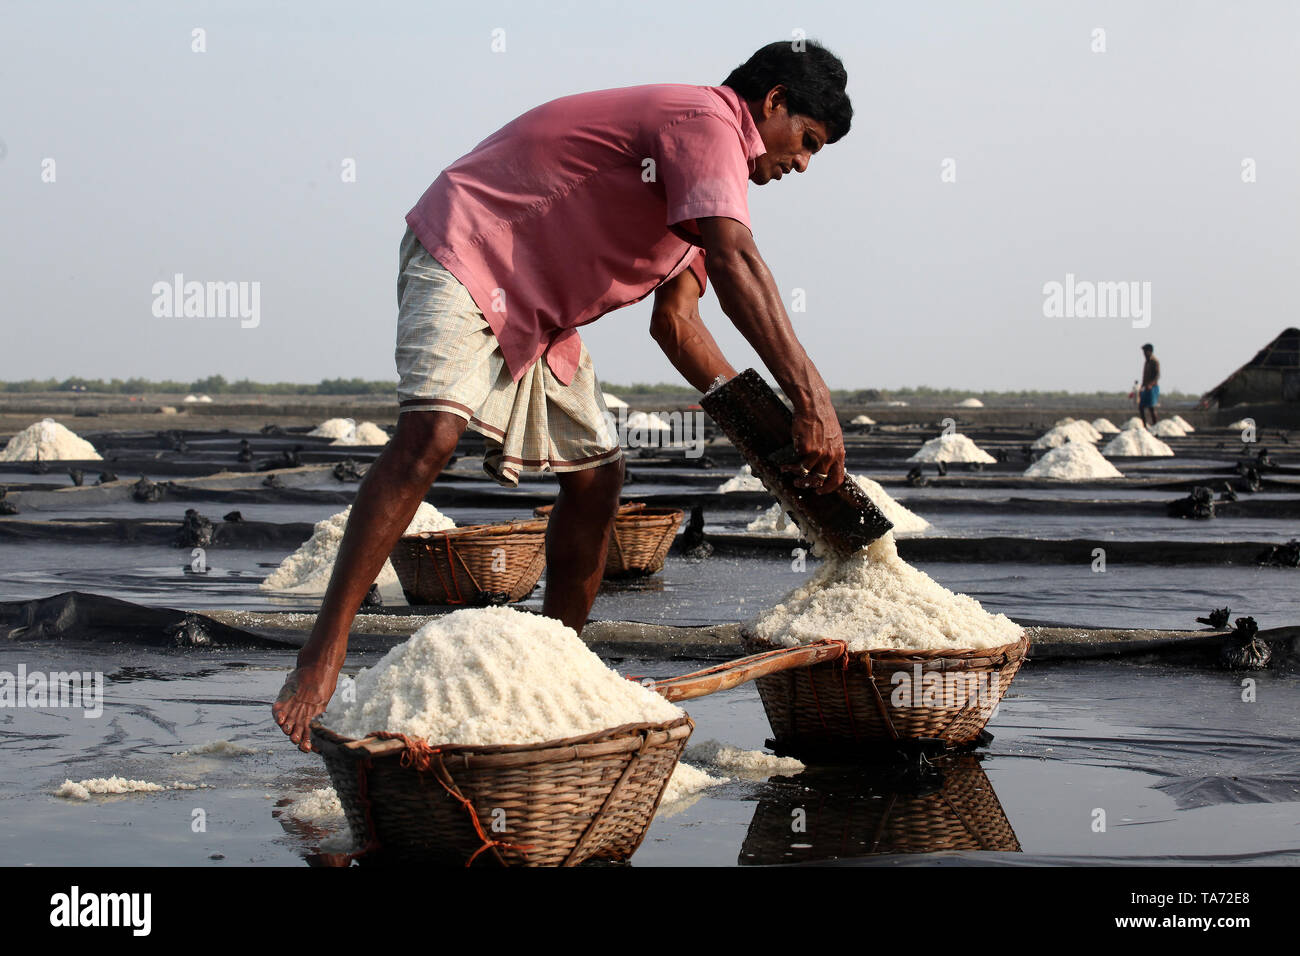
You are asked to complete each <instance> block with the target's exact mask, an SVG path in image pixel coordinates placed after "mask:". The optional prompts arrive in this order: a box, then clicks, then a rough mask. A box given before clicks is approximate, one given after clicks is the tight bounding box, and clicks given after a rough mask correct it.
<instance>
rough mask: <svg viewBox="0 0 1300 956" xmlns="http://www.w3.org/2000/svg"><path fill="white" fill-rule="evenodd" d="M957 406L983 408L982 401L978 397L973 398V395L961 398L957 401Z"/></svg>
mask: <svg viewBox="0 0 1300 956" xmlns="http://www.w3.org/2000/svg"><path fill="white" fill-rule="evenodd" d="M957 407H958V408H983V407H984V403H983V402H981V401H980V400H979V399H978V398H973V397H972V398H963V399H962V400H961V401H960V402H958V403H957Z"/></svg>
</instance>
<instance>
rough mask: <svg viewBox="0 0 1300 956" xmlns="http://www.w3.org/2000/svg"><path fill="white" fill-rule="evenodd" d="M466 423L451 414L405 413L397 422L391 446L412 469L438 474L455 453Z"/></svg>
mask: <svg viewBox="0 0 1300 956" xmlns="http://www.w3.org/2000/svg"><path fill="white" fill-rule="evenodd" d="M465 424H466V422H465V419H463V418H461V417H460V416H459V415H454V414H452V413H451V412H407V413H405V414H403V415H400V416H399V417H398V419H397V434H396V435H394V436H393V443H392V447H393V448H394V450H395V451H397V452H398V454H400V455H402V457H403V459H404V460H405V461H406V462H407V464H408V465H409V466H410V467H411V468H413V469H417V470H419V471H422V472H428V471H438V470H440V469H441V468H442V466H443V465H445V464H446V463H447V460H448V459H449V458H451V455H452V453H453V452H454V451H455V450H456V443H457V442H459V441H460V436H461V434H462V433H463V432H464V431H465Z"/></svg>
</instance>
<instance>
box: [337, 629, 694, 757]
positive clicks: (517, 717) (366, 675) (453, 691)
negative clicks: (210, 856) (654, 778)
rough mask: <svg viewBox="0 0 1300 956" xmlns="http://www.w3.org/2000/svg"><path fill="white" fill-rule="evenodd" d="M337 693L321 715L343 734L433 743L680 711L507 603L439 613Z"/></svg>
mask: <svg viewBox="0 0 1300 956" xmlns="http://www.w3.org/2000/svg"><path fill="white" fill-rule="evenodd" d="M354 687H355V695H354V696H355V699H354V700H351V701H342V700H340V699H339V697H340V696H342V695H336V696H335V699H334V701H333V702H331V704H330V707H329V710H328V711H327V712H326V714H325V715H324V716H323V717H322V718H321V722H322V723H323V724H324V725H325V726H327V727H329V728H331V729H333V730H334V731H335V732H337V733H339V734H343V735H344V736H348V737H364V736H365V735H366V734H369V733H373V732H375V731H381V730H387V731H392V732H395V733H402V734H407V735H410V736H413V737H422V738H424V739H425V740H427V741H429V742H430V743H434V744H466V745H471V746H482V745H489V744H528V743H540V742H542V741H546V740H555V739H557V738H561V737H575V736H578V735H581V734H590V733H595V732H596V731H600V730H607V729H609V728H611V727H618V726H620V725H622V724H638V723H662V722H665V721H670V720H676V719H677V718H678V717H681V716H682V715H683V713H684V712H683V711H682V710H680V709H679V708H677V707H675V706H673V705H672V704H670V703H668V701H666V700H664V699H663V698H662V697H660V696H659V695H658V694H656V693H655V692H654V691H651V690H649V689H647V688H645V687H642V686H641V685H640V684H638V683H635V682H633V681H630V680H626V679H624V678H622V677H620V676H619V675H618V673H617V672H616V671H614V670H611V669H610V668H609V667H607V666H605V664H604V662H603V661H601V659H600V658H599V657H597V656H596V655H595V654H593V653H592V652H591V651H590V650H589V649H588V648H587V645H586V644H584V643H583V642H582V639H581V638H580V637H578V635H577V634H576V633H575V632H574V631H573V629H572V628H569V627H565V626H564V625H563V624H561V623H560V622H559V621H557V620H555V619H554V618H549V617H544V616H542V615H540V614H529V613H526V612H524V611H517V610H515V609H514V608H510V607H487V608H466V609H462V610H459V611H453V612H452V613H450V614H447V615H445V616H443V617H439V618H436V619H435V620H433V621H431V622H429V623H428V624H426V625H425V626H424V627H422V628H420V629H419V630H418V631H416V632H415V634H414V635H413V636H412V637H411V638H410V640H408V641H406V642H405V643H403V644H399V645H397V646H396V647H394V648H393V649H392V650H390V651H389V652H388V653H387V654H385V655H384V656H383V657H382V658H381V659H380V660H379V662H378V663H377V664H375V666H374V667H371V668H366V669H365V670H363V671H361V673H359V674H358V675H357V677H356V681H355V685H354Z"/></svg>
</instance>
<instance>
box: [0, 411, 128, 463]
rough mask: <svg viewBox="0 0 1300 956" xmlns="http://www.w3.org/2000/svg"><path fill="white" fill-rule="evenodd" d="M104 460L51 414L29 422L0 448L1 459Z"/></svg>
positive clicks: (87, 443) (93, 448)
mask: <svg viewBox="0 0 1300 956" xmlns="http://www.w3.org/2000/svg"><path fill="white" fill-rule="evenodd" d="M38 457H39V458H40V460H41V461H58V460H60V459H63V460H72V461H103V457H102V456H101V455H100V454H99V452H97V451H95V446H94V445H92V444H91V443H90V442H88V441H86V440H85V439H84V438H81V437H80V436H78V435H77V434H75V433H74V432H72V431H69V430H68V429H67V428H64V427H63V426H62V425H60V424H59V423H58V422H56V421H55V420H54V419H52V418H46V419H43V420H42V421H39V422H36V423H34V424H32V425H28V426H27V427H26V428H24V429H23V430H22V431H20V432H19V433H18V434H16V435H14V437H13V438H11V439H9V443H8V444H7V445H5V447H4V450H3V451H0V461H35V460H36V459H37V458H38Z"/></svg>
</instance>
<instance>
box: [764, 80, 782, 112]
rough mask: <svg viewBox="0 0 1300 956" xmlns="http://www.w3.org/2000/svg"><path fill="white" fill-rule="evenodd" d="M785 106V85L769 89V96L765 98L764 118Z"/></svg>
mask: <svg viewBox="0 0 1300 956" xmlns="http://www.w3.org/2000/svg"><path fill="white" fill-rule="evenodd" d="M785 108H786V105H785V87H784V86H781V85H777V86H774V87H772V88H771V89H770V90H768V91H767V96H766V97H764V98H763V118H764V119H766V118H767V117H769V116H771V115H772V114H773V113H776V112H777V111H778V110H783V109H785Z"/></svg>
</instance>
